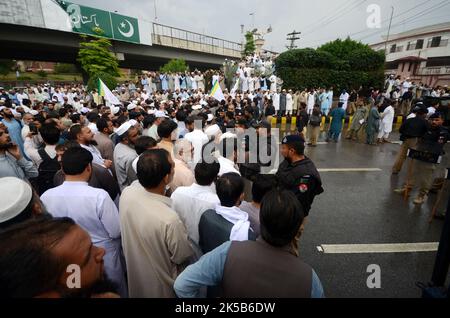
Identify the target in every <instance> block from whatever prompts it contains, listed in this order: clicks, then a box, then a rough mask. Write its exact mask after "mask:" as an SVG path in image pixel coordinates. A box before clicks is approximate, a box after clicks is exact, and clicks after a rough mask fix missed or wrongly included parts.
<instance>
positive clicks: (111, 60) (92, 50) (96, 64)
mask: <svg viewBox="0 0 450 318" xmlns="http://www.w3.org/2000/svg"><path fill="white" fill-rule="evenodd" d="M82 38H83V39H84V41H83V42H81V43H80V50H79V51H78V62H80V63H81V67H82V68H83V70H84V71H85V72H86V73H87V74H88V76H89V77H92V76H95V75H96V74H98V73H107V74H109V75H111V76H119V75H120V74H119V61H118V60H117V57H116V56H115V55H114V53H113V52H112V51H111V46H112V45H111V42H110V41H109V40H108V39H104V38H95V39H91V40H88V38H87V37H86V36H82Z"/></svg>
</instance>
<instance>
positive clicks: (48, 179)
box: [36, 148, 61, 196]
mask: <svg viewBox="0 0 450 318" xmlns="http://www.w3.org/2000/svg"><path fill="white" fill-rule="evenodd" d="M38 153H39V156H41V159H42V162H41V164H40V165H39V169H38V171H39V175H38V177H37V180H36V181H37V190H38V193H39V196H41V195H42V194H43V193H44V192H45V191H47V190H49V189H52V188H54V187H55V185H54V183H53V178H54V177H55V174H56V172H58V171H59V170H60V169H61V166H60V164H59V162H58V157H55V158H54V159H52V158H50V157H49V155H48V154H47V153H46V152H45V150H44V148H41V149H39V150H38Z"/></svg>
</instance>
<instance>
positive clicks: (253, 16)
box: [249, 12, 255, 29]
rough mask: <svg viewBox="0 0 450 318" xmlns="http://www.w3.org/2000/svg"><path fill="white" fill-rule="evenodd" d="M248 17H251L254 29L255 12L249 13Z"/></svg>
mask: <svg viewBox="0 0 450 318" xmlns="http://www.w3.org/2000/svg"><path fill="white" fill-rule="evenodd" d="M249 15H251V16H252V28H253V29H254V28H255V12H252V13H250V14H249Z"/></svg>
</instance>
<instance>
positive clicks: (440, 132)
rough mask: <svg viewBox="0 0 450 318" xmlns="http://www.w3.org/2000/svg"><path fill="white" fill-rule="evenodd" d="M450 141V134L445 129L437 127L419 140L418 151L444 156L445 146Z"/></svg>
mask: <svg viewBox="0 0 450 318" xmlns="http://www.w3.org/2000/svg"><path fill="white" fill-rule="evenodd" d="M449 139H450V134H449V131H448V129H447V128H445V127H436V128H432V127H430V129H428V130H427V132H426V133H425V135H424V136H423V137H422V138H421V139H420V140H419V143H418V145H417V150H418V151H423V152H429V153H432V154H435V155H443V154H444V146H445V144H446V143H447V141H448V140H449Z"/></svg>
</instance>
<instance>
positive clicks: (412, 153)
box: [407, 148, 442, 164]
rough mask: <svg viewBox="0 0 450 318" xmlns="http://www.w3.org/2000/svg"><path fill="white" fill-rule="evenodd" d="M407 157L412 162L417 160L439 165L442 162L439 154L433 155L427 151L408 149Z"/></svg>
mask: <svg viewBox="0 0 450 318" xmlns="http://www.w3.org/2000/svg"><path fill="white" fill-rule="evenodd" d="M407 156H408V157H409V158H411V159H414V160H419V161H422V162H426V163H434V164H439V163H441V161H442V156H441V155H440V154H435V153H432V152H428V151H419V150H414V149H411V148H410V149H408V154H407Z"/></svg>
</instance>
